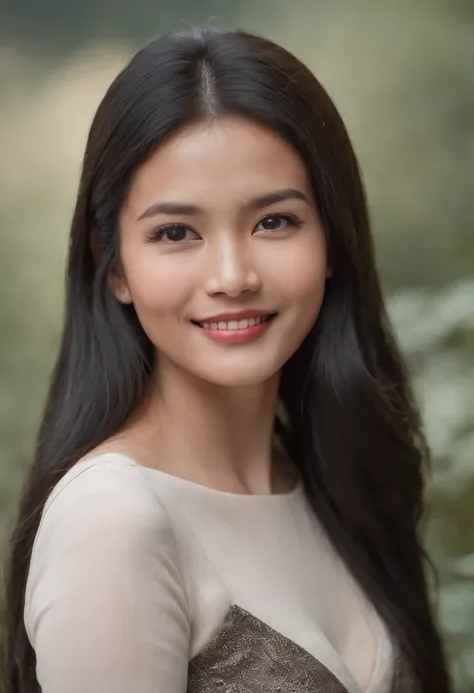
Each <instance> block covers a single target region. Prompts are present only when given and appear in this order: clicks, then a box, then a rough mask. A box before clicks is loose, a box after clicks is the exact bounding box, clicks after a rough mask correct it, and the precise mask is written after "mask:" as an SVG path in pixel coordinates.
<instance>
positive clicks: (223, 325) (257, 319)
mask: <svg viewBox="0 0 474 693" xmlns="http://www.w3.org/2000/svg"><path fill="white" fill-rule="evenodd" d="M275 317H276V313H269V314H268V315H256V316H253V317H250V318H242V319H240V320H218V321H216V322H198V321H194V320H193V321H192V322H193V323H194V324H195V325H198V327H202V329H204V330H211V331H216V330H226V331H227V330H228V331H236V330H247V329H248V328H249V327H256V326H258V325H262V324H263V323H266V322H270V320H273V318H275Z"/></svg>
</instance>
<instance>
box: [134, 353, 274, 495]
mask: <svg viewBox="0 0 474 693" xmlns="http://www.w3.org/2000/svg"><path fill="white" fill-rule="evenodd" d="M278 386H279V375H278V374H277V375H276V376H275V377H274V378H272V379H271V380H269V381H267V382H265V383H261V384H258V385H255V386H251V387H242V388H227V387H221V386H216V385H212V384H210V383H208V382H204V381H202V380H199V379H196V378H192V377H190V376H189V374H188V373H184V372H183V371H180V370H178V369H177V368H175V367H174V366H171V365H167V366H166V367H161V369H160V371H159V372H158V373H157V375H156V378H155V382H154V389H153V393H152V395H151V397H150V399H149V401H148V404H147V407H146V410H145V412H144V414H142V415H141V416H140V417H139V420H138V422H139V423H138V425H139V428H140V430H141V435H140V438H141V440H142V442H143V443H144V445H143V446H142V449H144V448H145V447H146V449H147V450H153V451H158V452H155V453H154V459H153V461H152V462H151V463H150V466H156V467H157V468H159V469H160V470H162V471H166V472H168V473H172V474H175V475H177V476H182V477H184V478H187V479H189V480H191V481H195V482H197V483H202V484H204V485H207V486H211V487H214V488H218V489H220V490H224V491H229V492H231V493H258V494H261V493H263V494H266V493H272V492H274V491H275V490H276V487H278V486H280V485H281V482H278V481H277V480H274V479H273V475H274V473H275V470H274V464H273V460H274V457H273V454H272V453H273V445H272V443H273V428H274V418H275V411H276V407H277V401H278ZM145 441H146V442H145ZM272 458H273V459H272ZM278 490H281V489H278Z"/></svg>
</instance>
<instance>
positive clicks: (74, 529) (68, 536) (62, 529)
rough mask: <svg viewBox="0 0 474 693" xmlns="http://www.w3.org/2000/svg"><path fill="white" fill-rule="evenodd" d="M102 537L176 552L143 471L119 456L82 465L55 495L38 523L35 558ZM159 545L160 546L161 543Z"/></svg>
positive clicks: (165, 518) (70, 473)
mask: <svg viewBox="0 0 474 693" xmlns="http://www.w3.org/2000/svg"><path fill="white" fill-rule="evenodd" d="M99 535H100V536H102V537H103V538H104V539H110V540H111V541H112V540H113V538H114V537H122V539H123V540H125V539H126V538H127V537H128V538H129V539H131V538H133V537H136V538H137V539H143V538H147V539H149V540H150V541H156V540H158V541H159V542H160V543H161V546H163V545H166V546H168V547H169V548H170V549H171V548H173V546H174V544H175V543H176V542H175V535H174V530H173V527H172V524H171V521H170V518H169V516H168V513H167V510H166V507H165V505H164V503H163V502H162V500H161V499H160V497H159V495H158V494H157V493H156V490H155V489H154V488H152V487H151V486H150V484H149V483H148V482H147V479H146V476H145V475H144V474H142V472H141V470H140V468H139V466H138V465H137V464H136V463H134V462H133V460H131V459H128V458H127V457H124V456H122V455H119V454H114V453H107V454H103V455H98V456H94V457H89V458H84V459H82V460H79V461H78V462H77V463H76V464H75V465H74V466H73V467H72V468H71V469H69V470H68V471H67V472H66V473H65V474H64V476H63V477H62V478H61V479H60V480H59V482H57V484H56V485H55V486H54V488H53V489H52V490H51V492H50V494H49V496H48V498H47V500H46V503H45V505H44V508H43V511H42V516H41V520H40V523H39V527H38V531H37V535H36V539H35V543H34V546H33V555H34V554H35V552H37V551H38V549H39V548H43V549H44V548H46V547H47V546H48V545H53V544H54V545H55V546H58V547H59V546H61V545H63V544H64V543H65V542H68V543H71V541H72V540H73V538H76V539H78V538H83V539H85V540H86V539H88V538H93V537H97V536H99ZM160 540H161V541H160Z"/></svg>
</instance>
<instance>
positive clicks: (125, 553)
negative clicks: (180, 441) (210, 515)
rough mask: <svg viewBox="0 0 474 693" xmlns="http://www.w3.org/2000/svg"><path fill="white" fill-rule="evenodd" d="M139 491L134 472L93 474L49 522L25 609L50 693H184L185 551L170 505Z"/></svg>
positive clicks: (57, 504) (64, 497)
mask: <svg viewBox="0 0 474 693" xmlns="http://www.w3.org/2000/svg"><path fill="white" fill-rule="evenodd" d="M109 471H110V470H109ZM135 475H136V476H135ZM137 480H138V482H139V483H138V485H137ZM141 484H143V482H142V480H141V478H140V477H139V475H138V474H137V473H136V470H134V469H133V468H129V469H128V476H127V475H126V474H122V471H119V472H118V473H115V472H114V471H113V470H112V473H105V471H104V472H102V471H101V470H100V471H99V473H94V470H92V469H89V470H87V471H86V472H84V473H83V474H82V478H80V477H78V478H76V479H74V480H73V481H72V482H70V484H69V485H68V486H66V488H65V489H63V490H62V491H61V492H60V494H59V495H58V496H57V497H56V498H55V499H54V500H53V502H52V504H51V506H50V507H49V508H48V510H47V512H46V514H45V516H44V518H43V522H42V524H41V526H40V530H39V532H38V535H37V538H36V542H35V547H34V552H33V556H32V562H31V566H30V575H29V579H28V591H27V600H26V604H25V621H26V624H27V628H28V633H29V636H30V638H31V640H32V645H33V647H34V649H35V653H36V659H37V676H38V680H39V683H40V685H41V687H42V691H43V693H64V691H68V693H76V692H77V693H79V692H81V693H83V692H84V691H88V693H109V691H110V693H112V692H113V693H157V692H158V691H166V693H184V692H185V690H186V681H187V668H188V658H189V657H188V655H189V616H188V611H187V602H186V595H185V590H184V586H183V578H182V575H181V570H180V563H179V555H178V549H177V545H176V541H175V536H174V534H173V530H172V527H171V526H170V523H169V519H168V517H167V515H166V512H165V509H164V507H163V506H162V505H161V504H160V502H159V501H158V499H157V498H156V497H155V496H152V495H151V494H150V493H149V490H148V489H143V488H142V486H141Z"/></svg>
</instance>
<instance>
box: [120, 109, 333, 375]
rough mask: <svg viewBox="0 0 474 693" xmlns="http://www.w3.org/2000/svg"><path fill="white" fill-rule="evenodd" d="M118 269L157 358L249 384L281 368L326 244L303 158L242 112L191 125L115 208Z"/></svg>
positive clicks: (309, 303) (316, 299)
mask: <svg viewBox="0 0 474 693" xmlns="http://www.w3.org/2000/svg"><path fill="white" fill-rule="evenodd" d="M120 233H121V258H122V265H123V276H124V279H123V280H118V281H115V282H114V287H115V289H114V290H115V293H116V296H117V298H119V300H121V301H123V302H133V304H134V306H135V310H136V312H137V315H138V317H139V319H140V322H141V324H142V326H143V329H144V330H145V332H146V333H147V335H148V337H149V338H150V340H151V341H152V342H153V344H154V345H155V346H156V348H157V350H158V352H159V354H160V358H159V360H158V363H159V368H160V369H172V370H174V369H179V370H180V371H181V372H183V371H184V372H187V373H189V374H192V375H193V376H196V377H198V378H200V379H204V380H206V381H208V382H210V383H214V384H216V385H225V386H231V387H232V386H237V387H238V386H245V385H256V384H258V383H261V382H264V381H266V380H268V379H269V378H271V377H272V376H274V375H275V374H276V373H278V372H279V370H280V369H281V367H282V366H283V365H284V363H285V362H286V361H287V360H288V359H289V357H290V356H291V355H292V354H293V353H294V352H295V351H296V349H297V348H298V346H299V345H300V344H301V342H302V341H303V339H304V338H305V336H306V335H307V334H308V332H309V330H310V329H311V327H312V325H313V324H314V322H315V320H316V318H317V316H318V313H319V310H320V307H321V304H322V300H323V295H324V287H325V282H326V277H327V264H326V244H325V237H324V231H323V228H322V226H321V222H320V220H319V217H318V213H317V210H316V206H315V203H314V199H313V194H312V191H311V186H310V182H309V179H308V175H307V172H306V169H305V167H304V165H303V163H302V161H301V160H300V157H299V156H298V154H297V153H296V152H295V151H294V150H293V149H292V148H291V147H290V146H289V145H288V144H286V143H285V142H284V141H283V140H282V139H280V138H279V136H278V135H277V134H275V133H274V132H272V131H271V130H268V129H266V128H264V127H262V126H261V125H259V124H256V123H254V122H253V121H251V120H247V119H245V118H241V117H227V118H222V119H218V120H214V121H206V122H203V123H199V124H195V125H193V126H190V127H188V128H185V129H183V130H181V131H180V132H179V133H178V134H176V135H174V136H173V137H171V138H169V139H168V140H167V141H166V142H165V143H164V144H163V145H161V146H160V147H159V148H158V149H157V151H156V152H155V153H154V154H153V156H152V157H151V158H150V159H149V160H148V161H147V162H146V163H145V164H144V165H143V166H142V167H141V168H140V169H139V170H138V171H137V172H136V175H135V177H134V180H133V182H132V186H131V188H130V192H129V195H128V199H127V200H126V203H125V205H124V207H123V209H122V211H121V215H120Z"/></svg>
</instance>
